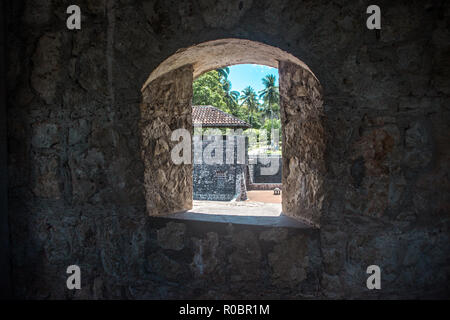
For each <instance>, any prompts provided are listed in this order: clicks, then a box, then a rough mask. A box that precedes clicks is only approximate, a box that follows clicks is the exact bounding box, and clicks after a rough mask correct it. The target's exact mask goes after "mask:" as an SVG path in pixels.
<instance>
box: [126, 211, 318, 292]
mask: <svg viewBox="0 0 450 320" xmlns="http://www.w3.org/2000/svg"><path fill="white" fill-rule="evenodd" d="M150 219H151V223H149V227H148V229H147V235H148V236H147V244H146V249H145V253H144V257H143V260H144V270H145V271H144V273H143V278H142V279H141V282H142V283H141V285H137V286H136V285H134V287H133V292H135V294H136V297H141V298H156V299H159V298H169V299H176V298H184V299H262V298H264V299H285V298H289V299H296V298H318V297H319V296H318V295H319V292H318V288H319V282H320V278H319V277H320V272H318V271H319V270H320V269H321V258H320V249H319V231H318V229H314V228H285V227H268V226H256V225H240V224H227V223H216V222H204V221H202V222H199V221H192V220H177V219H168V218H150ZM145 281H152V282H153V283H154V287H153V288H151V287H147V286H146V285H145ZM154 289H156V290H154Z"/></svg>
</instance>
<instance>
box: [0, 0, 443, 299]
mask: <svg viewBox="0 0 450 320" xmlns="http://www.w3.org/2000/svg"><path fill="white" fill-rule="evenodd" d="M67 5H68V4H65V3H64V2H63V1H44V0H37V1H36V0H33V1H31V0H27V1H26V0H15V1H12V0H9V1H5V2H4V7H5V10H4V12H3V13H2V14H3V17H4V18H5V20H6V34H5V38H6V51H5V52H6V58H7V64H6V66H7V74H6V86H7V87H6V91H7V99H8V101H7V143H8V154H7V156H8V163H7V171H8V219H9V221H8V222H9V232H10V237H9V239H10V243H9V244H8V243H7V241H6V240H4V239H5V237H2V238H1V239H3V240H2V241H4V242H2V244H1V246H2V252H4V250H3V248H7V249H8V250H9V251H10V258H11V259H10V260H9V261H10V267H11V277H12V281H11V283H12V295H13V296H14V297H18V298H31V299H80V298H88V299H104V298H126V299H138V298H202V297H203V298H255V299H256V298H286V299H288V298H293V299H299V298H307V299H309V298H318V299H320V298H385V299H392V298H448V297H449V291H450V288H449V284H450V244H449V243H450V241H449V222H450V210H449V209H450V204H449V199H450V197H449V191H450V181H449V162H450V148H449V144H450V137H449V134H450V130H449V123H450V109H449V105H450V99H449V95H450V77H449V76H448V75H449V74H450V63H449V61H450V60H449V59H448V57H449V56H450V31H449V30H450V28H449V21H450V19H449V16H450V4H449V2H448V1H418V0H417V1H414V0H413V1H411V0H409V1H395V3H394V2H392V1H387V0H380V1H377V5H379V6H380V7H381V10H382V29H381V30H380V31H379V32H378V31H374V30H368V29H367V28H366V26H365V19H366V17H367V15H366V8H367V5H368V3H365V2H358V1H350V0H349V1H346V0H339V1H332V2H330V1H322V0H317V1H294V0H283V1H269V0H262V1H252V0H241V1H239V0H232V1H230V0H204V1H195V0H189V1H166V0H148V1H144V0H116V1H112V0H105V1H91V0H83V1H79V3H78V5H79V6H80V8H81V12H82V22H81V24H82V27H81V30H68V29H67V28H66V21H65V20H66V18H67V14H66V7H67ZM220 39H246V40H249V41H253V42H259V43H263V44H265V45H268V46H270V47H271V48H275V49H273V50H283V51H285V52H288V53H289V54H291V55H292V56H294V57H296V58H298V59H301V61H303V62H304V63H305V64H306V65H307V66H308V67H309V70H310V71H309V70H308V69H306V68H303V67H301V66H299V65H298V64H297V65H296V64H295V63H293V61H292V60H283V59H281V60H282V61H280V62H279V64H278V67H279V72H280V92H281V94H282V101H283V102H282V104H283V105H284V106H285V107H284V109H283V110H282V120H283V123H282V126H283V130H284V131H283V132H297V133H299V132H301V133H302V134H300V135H298V134H297V133H296V134H294V135H287V136H285V137H283V139H284V140H283V148H285V149H284V150H283V152H285V151H286V154H284V155H283V157H284V158H283V197H285V196H286V197H285V198H283V210H286V211H287V212H288V213H289V214H290V215H291V216H293V217H303V218H304V220H305V221H307V222H309V223H310V225H309V226H305V227H304V228H289V227H283V228H276V227H270V226H251V225H240V224H223V223H222V224H221V223H214V222H209V223H207V222H200V221H188V220H176V219H170V218H163V217H154V216H155V215H156V216H159V215H163V214H165V213H167V212H164V211H161V210H160V208H162V207H164V208H168V210H169V211H176V210H183V209H186V208H188V207H189V205H190V202H189V199H190V198H189V197H191V196H192V195H191V194H190V193H189V190H192V189H189V186H191V185H192V176H190V175H191V174H192V172H191V171H192V168H190V169H189V167H186V166H184V167H180V168H175V167H174V166H172V164H170V163H169V162H167V157H166V152H167V150H168V149H170V144H169V143H168V140H167V134H168V132H169V131H168V130H172V129H173V128H174V127H176V126H179V125H185V126H187V128H189V126H190V125H192V123H191V119H190V116H189V113H186V110H187V109H186V108H187V107H189V108H190V98H191V95H192V90H190V86H192V80H193V77H194V76H193V74H195V72H199V70H203V69H201V68H208V67H214V63H216V64H223V66H224V65H227V63H228V64H229V63H230V61H232V62H233V63H238V62H239V61H241V62H247V63H248V62H251V61H249V60H248V59H249V57H246V58H245V59H244V60H242V59H241V60H239V59H238V58H239V57H244V56H245V52H246V51H247V52H248V51H249V50H246V48H250V47H244V46H237V47H235V48H236V50H235V51H233V52H234V53H233V54H235V55H234V58H233V59H234V60H227V59H225V58H223V59H222V60H220V61H218V60H217V58H216V60H215V62H214V61H213V60H214V57H211V56H210V55H207V56H206V57H205V58H204V59H203V60H204V61H203V64H202V62H201V61H200V60H198V61H197V62H198V63H197V64H195V63H194V64H188V65H185V66H182V67H183V68H181V69H180V68H178V69H176V70H172V71H171V72H173V73H170V72H167V73H164V72H161V73H158V74H155V76H154V79H152V80H153V81H151V82H150V83H149V84H148V85H147V86H145V88H144V90H143V93H142V92H141V89H142V88H143V85H144V83H145V82H146V80H147V79H149V75H150V74H152V72H153V71H154V70H155V69H156V68H157V67H158V65H160V64H161V63H163V62H164V61H165V60H166V59H168V58H169V57H171V56H173V55H174V54H175V53H176V52H177V50H180V49H182V50H181V51H179V52H178V53H179V54H182V52H183V50H185V49H183V48H189V47H191V46H193V45H198V44H202V43H204V42H206V41H211V40H220ZM232 46H233V45H232ZM203 48H204V47H203ZM201 49H202V47H201V46H200V47H199V52H203V51H202V50H201ZM211 50H213V49H211ZM270 52H272V51H271V50H269V51H268V53H266V52H265V53H264V55H261V57H258V59H259V58H261V59H264V58H265V57H270ZM273 52H275V51H273ZM274 56H276V55H274ZM235 58H236V59H235ZM208 59H209V60H208ZM171 61H172V60H171ZM178 61H180V60H178ZM211 61H213V62H214V63H212V64H211V65H208V64H207V62H211ZM271 61H272V60H271ZM273 61H275V60H273ZM273 61H272V62H271V63H274V62H273ZM198 65H201V68H200V67H199V66H198ZM203 71H206V70H203ZM311 72H313V74H312V73H311ZM174 74H176V75H177V76H176V77H174ZM171 93H174V94H173V95H172V94H171ZM168 102H169V103H168ZM286 147H287V148H286ZM189 176H190V177H191V178H190V179H191V180H189ZM286 188H287V190H289V191H288V192H286ZM160 190H162V191H160ZM180 195H181V196H180ZM157 196H159V197H160V198H159V200H156V199H158V197H157ZM180 199H181V200H180ZM158 201H159V202H158ZM180 201H181V204H180ZM149 214H152V215H153V216H149ZM4 220H5V219H2V220H1V221H2V223H4ZM1 230H5V229H4V228H2V229H1ZM6 230H7V229H6ZM72 264H76V265H78V266H80V268H81V272H82V289H81V290H74V291H70V290H67V288H66V287H65V285H64V284H65V281H66V276H67V275H66V273H65V271H66V268H67V266H69V265H72ZM372 264H376V265H379V266H380V268H381V272H382V289H381V290H368V289H367V287H366V285H365V281H366V279H367V274H366V268H367V266H369V265H372Z"/></svg>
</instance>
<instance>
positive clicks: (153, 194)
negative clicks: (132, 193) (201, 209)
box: [140, 66, 193, 216]
mask: <svg viewBox="0 0 450 320" xmlns="http://www.w3.org/2000/svg"><path fill="white" fill-rule="evenodd" d="M192 81H193V79H192V66H186V67H182V68H179V69H176V70H173V71H171V72H169V73H167V74H165V75H164V76H161V77H159V78H158V79H155V80H154V81H152V82H151V83H150V84H149V85H148V86H147V87H146V88H145V90H144V91H143V102H142V104H141V122H140V130H141V132H142V140H141V148H142V159H143V162H144V168H145V170H144V187H145V197H146V203H147V211H148V213H149V214H150V215H153V216H157V215H166V214H169V213H175V212H180V211H185V210H189V209H191V208H192V186H193V184H192V151H189V152H190V153H191V154H190V155H189V156H190V157H189V159H187V160H188V161H186V162H188V163H174V161H173V159H172V152H171V151H172V150H174V147H175V145H177V144H178V143H179V141H176V140H175V141H173V140H172V132H174V131H175V130H177V129H184V130H186V132H187V133H189V134H190V133H191V132H192V131H193V127H192V107H191V101H192ZM181 139H185V138H181ZM190 139H191V138H190V136H189V143H190V142H191V141H190ZM180 152H186V151H185V150H182V151H180Z"/></svg>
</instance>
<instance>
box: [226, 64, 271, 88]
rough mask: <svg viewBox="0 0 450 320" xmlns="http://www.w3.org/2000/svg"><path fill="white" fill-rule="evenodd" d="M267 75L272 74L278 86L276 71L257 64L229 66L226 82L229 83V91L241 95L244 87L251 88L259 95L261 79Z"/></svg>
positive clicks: (261, 86) (261, 85)
mask: <svg viewBox="0 0 450 320" xmlns="http://www.w3.org/2000/svg"><path fill="white" fill-rule="evenodd" d="M268 74H273V75H274V76H275V78H276V85H277V86H278V69H277V68H271V67H266V66H263V65H259V64H238V65H235V66H230V74H229V75H228V80H230V81H231V90H232V91H239V93H241V91H242V90H244V88H245V87H247V86H251V87H252V88H253V89H255V91H256V93H257V94H258V95H259V91H261V90H262V89H263V88H264V85H263V84H262V78H264V77H265V76H266V75H268Z"/></svg>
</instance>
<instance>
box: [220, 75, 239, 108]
mask: <svg viewBox="0 0 450 320" xmlns="http://www.w3.org/2000/svg"><path fill="white" fill-rule="evenodd" d="M222 87H223V91H224V92H225V101H226V103H227V106H228V108H229V109H230V110H231V113H232V114H233V115H235V116H236V115H237V110H236V107H237V106H238V101H239V92H238V91H231V81H230V80H224V81H223V84H222Z"/></svg>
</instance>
